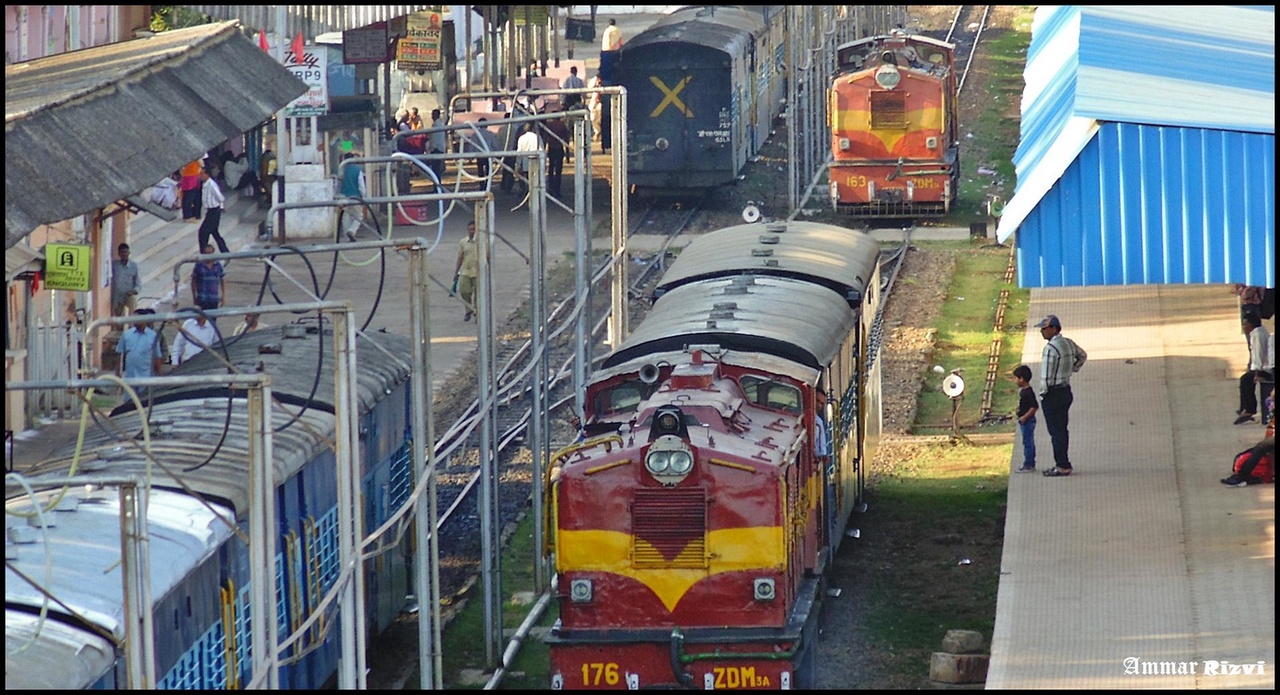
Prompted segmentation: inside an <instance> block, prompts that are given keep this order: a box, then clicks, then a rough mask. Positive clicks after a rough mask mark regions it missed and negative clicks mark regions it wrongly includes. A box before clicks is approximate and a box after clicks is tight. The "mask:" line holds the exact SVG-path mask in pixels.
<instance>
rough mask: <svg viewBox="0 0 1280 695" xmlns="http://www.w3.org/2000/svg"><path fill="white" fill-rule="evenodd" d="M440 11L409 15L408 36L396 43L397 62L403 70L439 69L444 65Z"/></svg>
mask: <svg viewBox="0 0 1280 695" xmlns="http://www.w3.org/2000/svg"><path fill="white" fill-rule="evenodd" d="M442 22H443V20H442V18H441V16H440V13H439V12H414V13H413V14H411V15H409V22H408V29H407V31H406V36H405V37H404V38H402V39H400V41H399V42H398V43H397V44H396V63H397V64H398V66H399V67H400V69H401V70H439V69H441V68H442V67H444V63H443V61H442V60H441V53H440V51H441V46H442V45H443V43H444V32H443V31H442V30H441V26H442Z"/></svg>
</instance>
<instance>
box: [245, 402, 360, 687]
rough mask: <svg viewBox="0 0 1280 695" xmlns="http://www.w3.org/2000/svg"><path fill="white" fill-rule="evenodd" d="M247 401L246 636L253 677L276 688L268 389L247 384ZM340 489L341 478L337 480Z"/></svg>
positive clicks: (275, 617) (274, 549)
mask: <svg viewBox="0 0 1280 695" xmlns="http://www.w3.org/2000/svg"><path fill="white" fill-rule="evenodd" d="M247 398H248V405H249V414H248V418H249V492H250V494H249V539H250V541H249V584H250V586H249V615H250V621H249V634H250V640H251V641H250V645H251V647H250V649H251V651H252V654H253V659H252V662H253V681H254V682H259V683H260V682H261V679H262V678H263V677H264V676H265V678H266V683H265V684H263V687H266V688H269V689H272V690H277V689H279V688H280V662H279V660H278V659H277V658H276V645H277V644H278V643H279V640H278V639H277V637H276V635H277V630H278V625H277V621H278V619H279V616H278V615H277V614H276V526H275V524H276V507H275V499H276V495H275V481H274V480H273V479H272V468H271V454H272V451H271V432H272V429H273V427H272V423H271V419H270V418H271V387H270V380H269V379H264V380H263V382H262V385H261V386H250V387H249V393H248V397H247ZM339 489H341V481H339Z"/></svg>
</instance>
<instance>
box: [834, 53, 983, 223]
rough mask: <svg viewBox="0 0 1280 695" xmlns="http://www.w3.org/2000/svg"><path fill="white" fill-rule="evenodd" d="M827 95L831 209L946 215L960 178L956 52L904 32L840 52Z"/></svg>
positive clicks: (868, 213)
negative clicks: (829, 121) (829, 126)
mask: <svg viewBox="0 0 1280 695" xmlns="http://www.w3.org/2000/svg"><path fill="white" fill-rule="evenodd" d="M836 61H837V72H836V75H835V77H834V78H833V80H832V82H831V88H830V90H829V93H828V97H829V99H830V104H829V108H828V113H829V117H830V119H831V155H832V160H833V161H832V162H831V164H830V166H829V179H830V187H831V204H832V206H833V207H834V208H836V209H838V210H844V211H846V212H849V213H851V214H852V215H854V216H857V217H867V218H878V217H911V218H918V217H941V216H945V215H946V214H947V213H948V212H950V210H951V205H952V202H953V201H954V200H955V196H956V193H957V191H958V186H959V180H960V178H959V177H960V155H959V152H960V143H959V105H958V100H957V76H956V65H955V47H954V46H953V45H952V44H949V43H946V42H943V41H938V40H936V39H932V38H929V37H926V36H916V35H911V34H907V33H905V32H903V31H900V30H895V31H892V32H890V33H888V34H885V35H881V36H873V37H868V38H865V39H860V40H858V41H853V42H850V43H847V44H845V45H843V46H840V47H839V48H838V49H837V51H836Z"/></svg>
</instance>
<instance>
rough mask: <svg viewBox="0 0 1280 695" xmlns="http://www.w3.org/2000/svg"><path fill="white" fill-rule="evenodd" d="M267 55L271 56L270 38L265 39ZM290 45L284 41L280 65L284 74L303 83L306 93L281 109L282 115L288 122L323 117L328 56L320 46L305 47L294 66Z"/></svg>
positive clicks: (273, 39) (273, 40) (273, 42)
mask: <svg viewBox="0 0 1280 695" xmlns="http://www.w3.org/2000/svg"><path fill="white" fill-rule="evenodd" d="M268 37H269V38H268V41H269V43H268V53H270V55H272V56H275V54H276V53H275V50H276V41H277V40H278V39H277V38H276V37H275V36H274V35H268ZM291 43H292V42H290V41H288V40H286V42H285V44H284V57H283V58H281V61H282V63H283V65H284V67H285V69H286V70H288V71H289V72H291V73H293V74H294V76H296V77H297V78H298V79H300V80H302V81H303V82H306V83H307V91H306V93H305V94H303V95H302V96H300V97H298V98H297V99H294V100H293V101H291V102H289V105H288V106H285V107H284V115H285V116H288V117H290V118H294V117H298V116H323V115H325V114H327V113H329V56H328V51H326V50H324V48H323V47H322V46H307V47H306V49H305V50H304V51H303V52H302V62H298V58H297V56H295V55H294V54H293V49H292V47H291V45H290V44H291Z"/></svg>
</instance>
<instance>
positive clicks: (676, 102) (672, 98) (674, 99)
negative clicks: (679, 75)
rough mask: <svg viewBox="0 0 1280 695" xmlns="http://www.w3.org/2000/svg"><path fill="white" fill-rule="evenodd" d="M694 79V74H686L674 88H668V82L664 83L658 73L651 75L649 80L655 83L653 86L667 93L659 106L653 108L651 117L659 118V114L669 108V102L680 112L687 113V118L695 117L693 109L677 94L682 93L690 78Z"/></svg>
mask: <svg viewBox="0 0 1280 695" xmlns="http://www.w3.org/2000/svg"><path fill="white" fill-rule="evenodd" d="M692 79H693V75H685V76H684V79H683V80H680V82H679V83H677V84H676V86H675V88H674V89H667V85H666V83H664V82H663V81H662V80H661V79H659V78H658V76H657V75H650V76H649V81H650V82H652V83H653V86H655V87H657V88H658V89H660V90H662V93H663V94H665V95H666V96H665V97H663V99H662V103H660V104H658V107H657V108H655V109H654V110H653V113H651V114H649V118H657V117H658V114H660V113H662V112H663V111H665V110H667V104H671V105H673V106H675V107H676V108H677V109H679V110H680V113H683V114H684V115H685V117H686V118H693V111H690V110H689V107H688V106H685V105H684V102H683V101H681V100H680V97H678V96H676V95H678V94H679V93H680V91H681V90H683V89H684V88H685V87H686V86H688V84H689V80H692Z"/></svg>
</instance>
